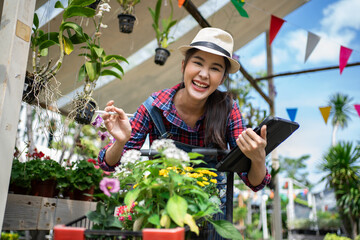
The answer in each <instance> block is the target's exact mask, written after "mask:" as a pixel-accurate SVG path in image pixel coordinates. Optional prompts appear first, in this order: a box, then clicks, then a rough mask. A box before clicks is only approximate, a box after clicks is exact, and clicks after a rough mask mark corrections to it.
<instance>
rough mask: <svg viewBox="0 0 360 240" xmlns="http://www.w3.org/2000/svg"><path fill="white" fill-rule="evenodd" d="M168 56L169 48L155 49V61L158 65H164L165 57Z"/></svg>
mask: <svg viewBox="0 0 360 240" xmlns="http://www.w3.org/2000/svg"><path fill="white" fill-rule="evenodd" d="M169 56H170V52H169V50H167V49H165V48H157V49H155V63H156V64H158V65H161V66H162V65H164V64H165V62H166V60H167V58H168V57H169Z"/></svg>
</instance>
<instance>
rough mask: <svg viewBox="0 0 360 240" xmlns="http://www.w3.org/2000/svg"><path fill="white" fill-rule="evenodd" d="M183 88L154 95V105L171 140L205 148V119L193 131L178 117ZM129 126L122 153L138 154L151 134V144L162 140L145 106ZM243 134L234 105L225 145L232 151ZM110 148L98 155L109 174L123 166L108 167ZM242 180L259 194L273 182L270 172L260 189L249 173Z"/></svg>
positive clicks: (198, 122) (139, 109)
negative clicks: (134, 151)
mask: <svg viewBox="0 0 360 240" xmlns="http://www.w3.org/2000/svg"><path fill="white" fill-rule="evenodd" d="M180 86H181V84H177V85H176V86H174V87H172V88H169V89H164V90H162V91H159V92H156V93H153V94H152V97H153V98H154V101H153V103H152V105H153V106H155V107H157V108H159V109H160V110H161V111H162V113H163V116H162V118H163V123H164V125H165V128H166V131H167V132H168V133H170V134H171V139H173V140H175V141H179V142H182V143H185V144H189V145H194V146H199V147H205V141H204V138H205V129H204V127H205V126H204V124H205V123H204V116H202V117H201V118H200V119H199V120H198V121H197V122H196V125H195V127H194V128H192V127H190V126H188V125H187V124H186V123H185V122H184V121H183V120H182V119H181V118H180V117H179V115H178V113H177V110H176V108H175V105H174V103H173V99H174V96H175V94H176V92H177V91H178V90H179V89H180ZM130 124H131V127H132V132H131V137H130V140H129V141H128V142H127V143H126V144H125V146H124V151H123V153H124V152H125V151H127V150H128V149H138V150H139V149H140V148H141V147H142V146H143V144H144V142H145V139H146V136H147V135H148V134H149V140H150V143H152V142H153V140H155V139H158V138H159V132H158V131H157V129H156V127H155V124H154V122H153V121H152V120H151V117H150V115H149V113H148V111H147V110H146V108H145V106H144V105H143V104H142V105H141V106H140V107H139V108H138V109H137V111H136V113H135V114H134V117H132V118H131V119H130ZM243 130H244V125H243V121H242V116H241V113H240V110H239V106H238V104H237V103H236V102H235V101H234V103H233V107H232V110H231V111H230V114H229V118H228V122H227V127H226V142H227V143H228V144H229V146H230V148H231V149H232V148H234V147H236V146H237V145H236V138H237V137H238V136H239V134H240V133H241V132H242V131H243ZM111 144H112V143H110V144H108V145H107V146H105V147H104V148H103V149H102V150H101V151H100V152H99V156H98V162H99V165H100V167H101V168H102V169H103V170H106V171H114V168H115V167H116V166H118V165H119V164H120V159H119V162H118V163H117V164H116V165H115V166H109V165H108V164H107V163H106V161H105V153H106V150H107V149H108V148H109V147H110V146H111ZM239 176H240V177H241V179H242V180H243V181H244V183H245V184H246V185H247V186H249V187H250V188H251V189H252V190H253V191H258V190H260V189H262V188H264V187H265V185H267V184H268V183H269V182H270V180H271V176H270V174H268V172H267V171H266V176H265V178H264V180H263V181H262V183H261V184H260V185H258V186H252V185H251V184H250V182H249V179H248V177H247V173H246V172H245V173H241V174H239Z"/></svg>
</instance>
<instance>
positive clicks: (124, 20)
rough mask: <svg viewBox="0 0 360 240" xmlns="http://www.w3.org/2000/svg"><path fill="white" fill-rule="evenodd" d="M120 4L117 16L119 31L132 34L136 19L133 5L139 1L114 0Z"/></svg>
mask: <svg viewBox="0 0 360 240" xmlns="http://www.w3.org/2000/svg"><path fill="white" fill-rule="evenodd" d="M116 1H117V2H118V3H119V4H120V8H121V13H120V14H119V15H118V19H119V29H120V32H122V33H132V31H133V28H134V23H135V21H136V17H135V16H134V10H135V8H134V7H135V5H136V4H138V3H139V2H140V0H116Z"/></svg>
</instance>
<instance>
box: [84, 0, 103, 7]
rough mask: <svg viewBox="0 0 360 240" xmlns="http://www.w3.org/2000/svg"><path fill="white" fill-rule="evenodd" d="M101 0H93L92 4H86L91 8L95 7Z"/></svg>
mask: <svg viewBox="0 0 360 240" xmlns="http://www.w3.org/2000/svg"><path fill="white" fill-rule="evenodd" d="M100 1H101V0H96V1H95V2H93V3H92V4H90V5H88V6H87V7H88V8H92V9H96V8H97V6H98V5H99V3H100Z"/></svg>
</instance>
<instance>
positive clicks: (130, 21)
mask: <svg viewBox="0 0 360 240" xmlns="http://www.w3.org/2000/svg"><path fill="white" fill-rule="evenodd" d="M118 19H119V29H120V32H122V33H132V31H133V28H134V23H135V20H136V17H135V16H133V15H130V14H122V13H120V14H119V15H118Z"/></svg>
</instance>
